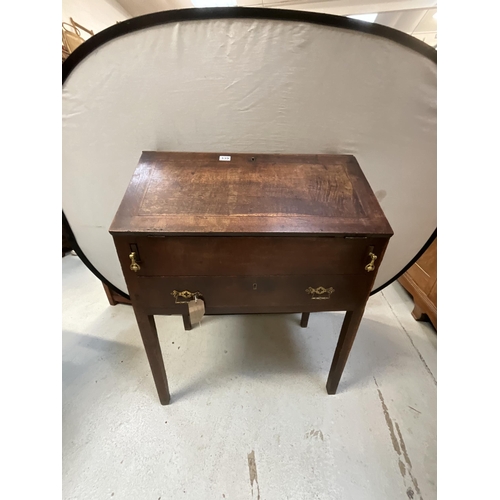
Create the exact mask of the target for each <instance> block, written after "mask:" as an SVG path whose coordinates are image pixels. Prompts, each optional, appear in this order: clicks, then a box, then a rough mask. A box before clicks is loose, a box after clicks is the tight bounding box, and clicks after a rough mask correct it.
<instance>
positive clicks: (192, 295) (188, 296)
mask: <svg viewBox="0 0 500 500" xmlns="http://www.w3.org/2000/svg"><path fill="white" fill-rule="evenodd" d="M170 295H173V296H174V297H175V303H176V304H186V303H187V302H189V301H190V300H194V299H197V298H199V297H201V293H200V292H190V291H189V290H183V291H182V292H179V291H178V290H174V291H173V292H172V293H171V294H170ZM179 297H181V298H183V299H186V300H179Z"/></svg>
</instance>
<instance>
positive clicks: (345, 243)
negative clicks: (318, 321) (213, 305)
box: [117, 236, 387, 276]
mask: <svg viewBox="0 0 500 500" xmlns="http://www.w3.org/2000/svg"><path fill="white" fill-rule="evenodd" d="M119 244H120V245H121V249H120V248H119V249H118V251H119V254H121V259H122V266H124V270H125V272H128V267H129V265H130V262H129V261H128V255H129V253H130V248H131V244H132V245H136V248H137V253H138V256H139V259H140V261H139V265H140V270H139V271H137V273H136V275H137V276H260V275H301V274H302V275H314V274H322V275H324V274H372V273H367V272H366V271H365V266H366V265H367V264H368V263H369V262H370V257H369V255H368V254H369V253H370V252H371V251H373V252H374V253H375V254H376V255H378V256H379V260H378V262H377V261H376V262H375V265H376V267H377V268H378V264H379V262H380V257H381V254H382V253H383V250H384V249H385V246H386V244H387V239H385V238H361V239H346V238H327V237H325V238H315V237H300V238H299V237H244V236H235V237H226V236H220V237H196V236H183V237H165V238H163V237H160V238H156V237H136V238H132V237H131V238H130V239H128V240H127V241H121V242H120V243H119ZM117 246H118V245H117ZM134 248H135V247H134Z"/></svg>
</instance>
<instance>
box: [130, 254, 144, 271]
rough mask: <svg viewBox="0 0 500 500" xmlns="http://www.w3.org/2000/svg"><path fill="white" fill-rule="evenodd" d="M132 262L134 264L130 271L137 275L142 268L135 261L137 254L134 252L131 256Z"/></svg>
mask: <svg viewBox="0 0 500 500" xmlns="http://www.w3.org/2000/svg"><path fill="white" fill-rule="evenodd" d="M129 257H130V261H131V262H132V264H130V270H131V271H134V273H136V272H137V271H139V270H140V269H141V266H140V265H139V264H137V262H136V261H135V252H132V253H131V254H130V255H129Z"/></svg>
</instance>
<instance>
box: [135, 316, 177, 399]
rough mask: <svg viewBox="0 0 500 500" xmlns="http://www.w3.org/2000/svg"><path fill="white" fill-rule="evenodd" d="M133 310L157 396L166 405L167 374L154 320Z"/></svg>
mask: <svg viewBox="0 0 500 500" xmlns="http://www.w3.org/2000/svg"><path fill="white" fill-rule="evenodd" d="M134 312H135V317H136V318H137V324H138V326H139V331H140V332H141V337H142V342H143V344H144V348H145V349H146V354H147V356H148V361H149V366H150V367H151V372H152V374H153V379H154V381H155V385H156V390H157V391H158V397H159V398H160V402H161V404H162V405H168V403H169V402H170V392H169V390H168V381H167V374H166V373H165V365H164V363H163V357H162V354H161V348H160V342H159V340H158V332H157V331H156V325H155V320H154V318H153V316H150V315H147V314H144V313H142V312H140V311H137V310H136V309H134Z"/></svg>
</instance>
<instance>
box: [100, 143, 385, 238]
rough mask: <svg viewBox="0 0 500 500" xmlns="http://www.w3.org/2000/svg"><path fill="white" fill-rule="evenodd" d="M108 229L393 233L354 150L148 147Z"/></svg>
mask: <svg viewBox="0 0 500 500" xmlns="http://www.w3.org/2000/svg"><path fill="white" fill-rule="evenodd" d="M110 232H111V233H112V234H131V233H137V234H152V235H168V234H176V235H180V234H184V235H208V234H211V235H214V234H220V235H243V234H245V235H249V234H265V235H271V234H279V235H286V234H290V235H298V234H301V235H312V234H314V235H325V236H326V235H335V236H341V235H373V236H390V235H392V229H391V227H390V225H389V223H388V222H387V219H386V218H385V216H384V213H383V212H382V209H381V208H380V205H379V203H378V201H377V199H376V198H375V195H374V193H373V191H372V189H371V187H370V185H369V184H368V182H367V180H366V178H365V176H364V174H363V172H362V171H361V168H360V166H359V164H358V162H357V161H356V159H355V158H354V156H352V155H278V154H226V153H224V154H223V155H221V154H217V153H171V152H153V151H145V152H143V153H142V156H141V158H140V161H139V164H138V166H137V168H136V170H135V172H134V176H133V178H132V179H131V181H130V184H129V186H128V188H127V191H126V193H125V196H124V198H123V200H122V203H121V205H120V207H119V209H118V212H117V213H116V216H115V219H114V220H113V223H112V225H111V227H110Z"/></svg>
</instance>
